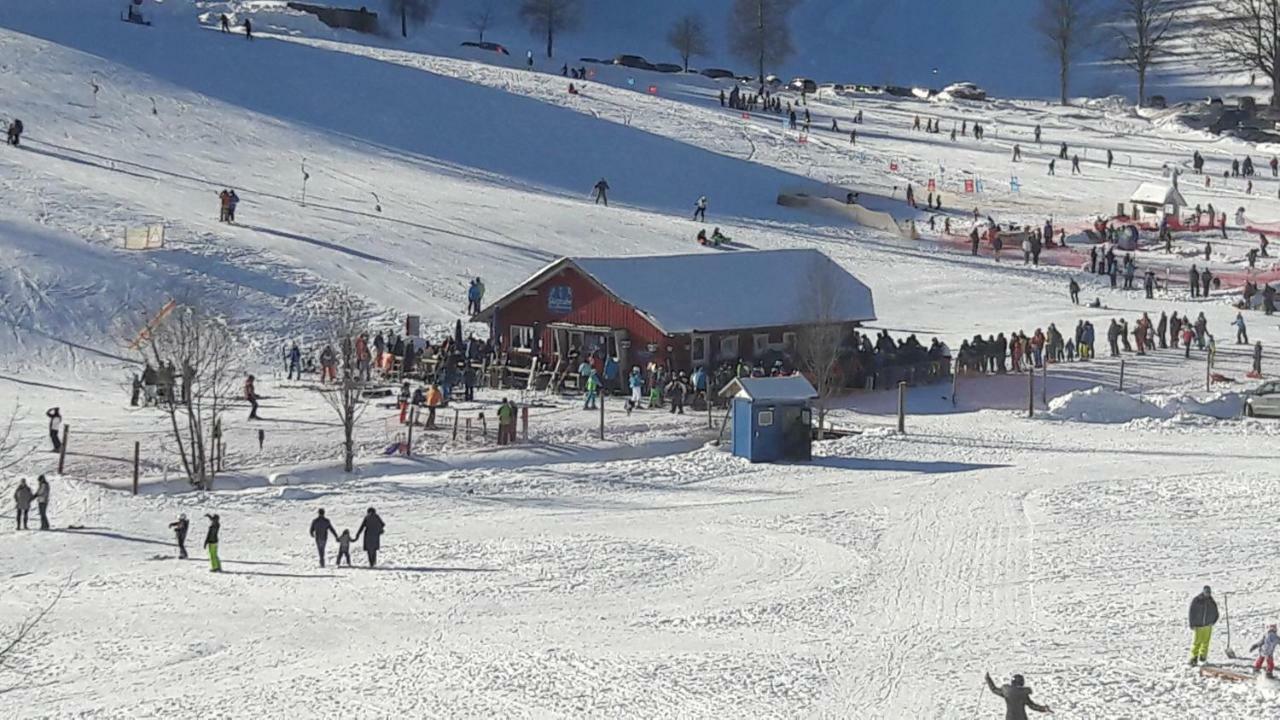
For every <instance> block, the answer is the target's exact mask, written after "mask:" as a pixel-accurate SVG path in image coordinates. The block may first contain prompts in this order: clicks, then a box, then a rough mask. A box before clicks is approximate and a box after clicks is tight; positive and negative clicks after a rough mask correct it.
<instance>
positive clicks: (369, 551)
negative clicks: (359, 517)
mask: <svg viewBox="0 0 1280 720" xmlns="http://www.w3.org/2000/svg"><path fill="white" fill-rule="evenodd" d="M385 529H386V525H384V524H383V523H382V518H380V517H378V511H376V510H374V509H373V508H369V512H367V513H365V516H364V520H363V521H362V522H361V523H360V529H359V530H356V540H359V539H360V536H361V535H364V552H365V554H366V555H368V556H369V567H376V566H377V565H378V548H380V547H381V546H382V532H383V531H384V530H385Z"/></svg>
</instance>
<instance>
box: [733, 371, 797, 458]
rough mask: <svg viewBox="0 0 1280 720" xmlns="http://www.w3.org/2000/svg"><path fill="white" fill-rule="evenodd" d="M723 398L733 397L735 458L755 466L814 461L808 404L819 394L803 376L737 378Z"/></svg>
mask: <svg viewBox="0 0 1280 720" xmlns="http://www.w3.org/2000/svg"><path fill="white" fill-rule="evenodd" d="M720 396H721V397H725V398H732V403H733V454H734V455H737V456H738V457H741V458H746V459H747V460H750V461H751V462H753V463H756V462H779V461H787V460H800V461H807V460H809V459H811V457H812V448H813V413H812V411H811V409H810V407H809V403H810V401H811V400H813V399H814V398H816V397H817V396H818V393H817V391H816V390H814V389H813V386H812V385H810V384H809V381H808V380H806V379H805V378H804V377H802V376H800V375H792V376H789V377H762V378H752V377H745V378H737V379H735V380H733V381H732V382H730V383H729V384H728V385H726V386H725V387H724V389H722V390H721V391H720Z"/></svg>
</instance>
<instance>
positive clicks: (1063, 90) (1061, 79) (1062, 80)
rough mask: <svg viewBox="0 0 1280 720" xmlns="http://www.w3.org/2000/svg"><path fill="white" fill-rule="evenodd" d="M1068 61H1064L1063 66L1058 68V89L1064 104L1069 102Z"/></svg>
mask: <svg viewBox="0 0 1280 720" xmlns="http://www.w3.org/2000/svg"><path fill="white" fill-rule="evenodd" d="M1067 73H1068V70H1067V61H1066V60H1063V61H1062V66H1061V67H1060V68H1059V69H1058V91H1059V93H1060V94H1061V100H1062V104H1063V105H1064V106H1065V105H1066V104H1067V77H1068V75H1067Z"/></svg>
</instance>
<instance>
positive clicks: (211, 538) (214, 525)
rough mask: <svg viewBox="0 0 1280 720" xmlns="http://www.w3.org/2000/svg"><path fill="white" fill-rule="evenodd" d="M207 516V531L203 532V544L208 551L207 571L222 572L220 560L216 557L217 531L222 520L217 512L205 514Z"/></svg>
mask: <svg viewBox="0 0 1280 720" xmlns="http://www.w3.org/2000/svg"><path fill="white" fill-rule="evenodd" d="M205 517H207V518H209V532H207V533H205V536H204V546H205V548H206V549H207V550H208V551H209V572H216V573H220V572H222V561H221V560H219V559H218V531H219V530H221V529H222V522H221V520H220V519H219V518H218V516H217V514H214V515H206V516H205Z"/></svg>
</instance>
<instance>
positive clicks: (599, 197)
mask: <svg viewBox="0 0 1280 720" xmlns="http://www.w3.org/2000/svg"><path fill="white" fill-rule="evenodd" d="M595 191H596V192H595V195H596V204H597V205H599V204H600V203H604V206H605V207H609V183H608V182H606V181H605V179H604V178H600V182H598V183H596V184H595Z"/></svg>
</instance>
